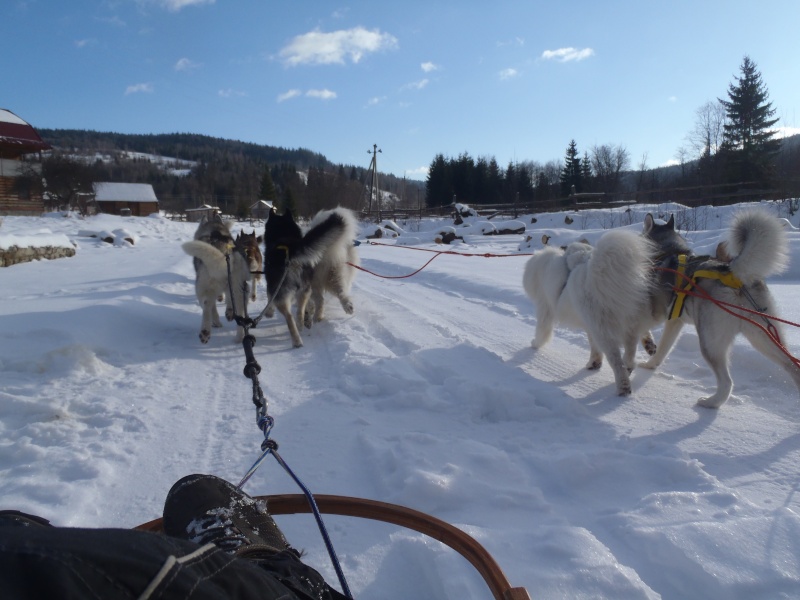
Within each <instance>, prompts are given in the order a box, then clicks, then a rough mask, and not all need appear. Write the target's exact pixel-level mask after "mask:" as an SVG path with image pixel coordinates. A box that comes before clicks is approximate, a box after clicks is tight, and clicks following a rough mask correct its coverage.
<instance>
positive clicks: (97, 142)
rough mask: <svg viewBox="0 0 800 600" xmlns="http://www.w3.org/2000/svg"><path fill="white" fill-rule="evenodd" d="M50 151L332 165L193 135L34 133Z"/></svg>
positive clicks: (291, 152) (307, 154) (286, 151)
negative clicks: (225, 157) (237, 157)
mask: <svg viewBox="0 0 800 600" xmlns="http://www.w3.org/2000/svg"><path fill="white" fill-rule="evenodd" d="M37 131H38V132H39V135H40V136H41V137H42V138H43V139H44V140H45V141H47V142H48V143H49V144H51V145H52V146H53V147H55V148H57V149H61V150H79V151H82V152H96V151H99V152H113V151H125V150H127V151H132V152H142V153H146V154H154V155H159V156H169V157H172V158H177V159H182V160H189V161H193V162H210V161H212V160H216V159H218V158H219V157H220V154H223V155H224V154H226V153H227V154H229V155H241V156H244V157H247V158H250V159H252V160H255V161H261V162H264V163H267V164H270V165H273V164H279V163H288V164H292V165H294V166H295V167H297V169H298V170H306V169H308V168H309V167H314V168H323V169H326V170H329V169H331V168H333V167H334V164H333V163H332V162H331V161H329V160H328V159H327V158H326V157H325V156H324V155H322V154H320V153H319V152H313V151H312V150H308V149H305V148H295V149H290V148H281V147H278V146H267V145H260V144H254V143H251V142H241V141H238V140H230V139H224V138H215V137H212V136H208V135H201V134H197V133H155V134H135V133H114V132H103V131H92V130H85V129H38V130H37Z"/></svg>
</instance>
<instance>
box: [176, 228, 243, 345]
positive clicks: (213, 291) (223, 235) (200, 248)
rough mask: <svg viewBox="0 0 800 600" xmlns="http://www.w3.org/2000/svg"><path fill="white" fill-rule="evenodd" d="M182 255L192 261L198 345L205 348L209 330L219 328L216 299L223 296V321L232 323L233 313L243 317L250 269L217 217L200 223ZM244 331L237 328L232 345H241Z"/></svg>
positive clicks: (220, 324)
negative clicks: (198, 317)
mask: <svg viewBox="0 0 800 600" xmlns="http://www.w3.org/2000/svg"><path fill="white" fill-rule="evenodd" d="M182 248H183V251H184V252H186V254H188V255H189V256H192V257H194V269H195V293H196V294H197V301H198V302H199V303H200V307H201V308H202V309H203V318H202V322H201V325H200V341H201V342H202V343H203V344H207V343H208V340H209V339H210V338H211V328H212V327H222V323H221V322H220V319H219V313H218V312H217V298H220V297H221V296H223V295H224V296H225V302H226V308H225V318H226V319H228V320H229V321H232V320H233V318H234V312H236V313H237V314H239V315H242V316H244V314H245V311H246V309H247V297H248V293H247V289H248V288H247V286H248V281H249V279H250V265H249V262H248V260H247V258H246V257H245V255H244V252H243V251H242V250H241V248H237V247H236V246H235V244H234V239H233V236H232V235H231V232H230V229H229V227H228V225H226V224H225V223H224V222H223V221H222V219H221V218H220V216H219V215H218V214H215V215H214V216H213V217H211V218H210V219H206V218H205V217H203V219H202V220H201V221H200V225H199V227H198V228H197V231H196V232H195V234H194V240H192V241H191V242H186V243H185V244H183V246H182ZM228 255H229V256H230V267H231V282H232V287H233V298H231V294H230V291H229V285H228V260H227V258H226V256H228ZM243 337H244V329H243V328H242V327H238V328H237V335H236V341H237V342H241V341H242V339H243Z"/></svg>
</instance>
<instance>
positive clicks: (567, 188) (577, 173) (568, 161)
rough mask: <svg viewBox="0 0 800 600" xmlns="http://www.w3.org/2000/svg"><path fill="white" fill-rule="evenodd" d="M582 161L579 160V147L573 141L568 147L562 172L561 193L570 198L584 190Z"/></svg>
mask: <svg viewBox="0 0 800 600" xmlns="http://www.w3.org/2000/svg"><path fill="white" fill-rule="evenodd" d="M581 179H582V178H581V159H580V158H578V145H577V144H576V143H575V140H571V141H570V143H569V146H567V155H566V156H565V157H564V168H563V169H562V170H561V177H560V178H559V180H560V182H561V193H562V194H563V195H564V196H568V195H569V194H570V193H572V191H573V189H572V188H573V186H574V188H575V190H574V191H576V192H580V191H581V190H582V188H583V185H582V181H581Z"/></svg>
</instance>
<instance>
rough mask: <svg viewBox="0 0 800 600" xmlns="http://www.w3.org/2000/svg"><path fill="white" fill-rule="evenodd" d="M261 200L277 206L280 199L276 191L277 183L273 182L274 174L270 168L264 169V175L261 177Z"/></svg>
mask: <svg viewBox="0 0 800 600" xmlns="http://www.w3.org/2000/svg"><path fill="white" fill-rule="evenodd" d="M258 195H259V199H260V200H266V201H267V202H272V203H273V204H272V205H273V206H275V201H276V200H277V199H278V193H277V192H276V191H275V182H274V181H272V174H271V173H270V170H269V167H267V168H265V169H264V174H263V175H262V176H261V189H260V190H259V193H258Z"/></svg>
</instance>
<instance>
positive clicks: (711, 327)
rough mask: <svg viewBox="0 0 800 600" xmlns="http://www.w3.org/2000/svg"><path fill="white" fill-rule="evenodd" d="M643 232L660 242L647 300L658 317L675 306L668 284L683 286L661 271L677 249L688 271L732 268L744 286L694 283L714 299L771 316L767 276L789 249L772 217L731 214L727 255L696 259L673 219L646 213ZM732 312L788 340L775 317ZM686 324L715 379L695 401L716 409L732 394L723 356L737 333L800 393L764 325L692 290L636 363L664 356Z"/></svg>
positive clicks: (794, 371) (792, 367) (798, 378)
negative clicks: (709, 391)
mask: <svg viewBox="0 0 800 600" xmlns="http://www.w3.org/2000/svg"><path fill="white" fill-rule="evenodd" d="M643 235H644V236H645V237H646V238H648V239H649V240H651V241H652V242H653V243H654V244H655V246H656V247H657V250H656V252H657V255H656V259H657V262H656V267H657V270H656V272H655V278H656V280H657V283H658V285H657V286H656V287H655V288H654V293H653V296H652V303H651V313H652V315H653V320H654V321H655V322H659V321H664V320H665V319H667V317H668V316H669V314H668V313H669V312H670V307H671V305H672V303H673V286H675V285H676V283H677V284H681V283H682V281H681V280H680V278H679V279H676V275H675V274H674V273H672V272H669V271H665V270H663V269H675V268H676V267H677V264H678V258H677V257H678V256H679V255H681V254H684V255H687V256H688V257H689V262H690V270H691V271H699V270H712V271H713V270H717V271H719V270H722V271H730V272H731V273H732V274H733V275H735V277H736V278H738V280H739V281H740V282H741V283H742V284H743V286H742V287H740V288H735V287H731V286H729V285H726V284H725V283H722V282H721V281H719V280H717V279H713V278H701V279H698V282H697V287H699V288H700V290H701V291H703V292H705V293H707V294H708V295H709V296H711V298H713V299H715V300H721V301H723V302H727V303H729V304H733V305H735V306H741V307H744V308H747V309H750V310H758V311H760V312H763V313H765V314H766V315H773V316H774V315H776V307H775V301H774V300H773V298H772V294H770V291H769V289H768V288H767V284H766V283H765V282H764V279H765V278H767V277H769V276H770V275H775V274H777V273H780V272H782V271H783V270H784V269H785V268H786V267H787V265H788V260H789V254H788V241H787V239H786V233H785V232H784V229H783V226H782V225H781V222H780V221H779V220H778V219H777V218H775V217H774V216H772V215H770V214H769V213H767V212H765V211H763V210H752V209H751V210H746V211H742V212H740V213H738V214H737V215H735V216H734V219H733V221H732V223H731V225H730V228H729V231H728V235H727V238H728V239H727V253H728V255H727V256H725V257H724V259H723V260H719V259H718V258H717V257H711V256H700V257H697V256H694V255H693V254H692V251H691V249H690V248H689V245H688V244H687V243H686V240H685V239H684V238H683V237H681V235H680V234H679V233H678V232H677V231H675V218H674V216H672V217H670V219H669V221H668V222H667V223H666V224H658V223H656V222H655V220H654V219H653V216H652V215H649V214H648V215H647V216H646V217H645V221H644V231H643ZM751 299H752V301H751ZM733 311H734V312H735V313H736V314H741V315H742V316H744V317H746V318H748V319H751V320H753V321H755V322H757V323H760V324H761V325H764V326H767V325H768V324H771V326H772V327H773V328H774V331H775V332H776V333H777V335H778V337H779V339H780V340H781V341H783V340H785V337H784V335H783V331H782V326H781V323H780V322H778V321H775V320H767V319H766V318H765V317H760V316H757V315H755V316H754V315H750V314H747V313H745V312H744V311H737V310H735V309H733ZM690 322H691V323H694V325H695V328H696V329H697V337H698V340H699V342H700V351H701V352H702V354H703V357H704V358H705V359H706V362H708V365H709V366H710V367H711V369H712V371H713V372H714V375H715V376H716V379H717V391H716V392H715V393H714V394H713V395H711V396H709V397H707V398H700V399H699V400H698V402H697V403H698V404H699V405H700V406H705V407H708V408H718V407H720V406H721V405H722V404H724V403H725V401H726V400H727V399H728V398H729V397H730V395H731V391H732V390H733V381H732V379H731V374H730V369H729V366H728V357H729V354H730V350H731V346H732V345H733V341H734V338H735V337H736V336H737V335H738V334H740V333H741V334H742V335H744V336H745V338H747V340H748V341H749V342H750V344H751V345H752V346H753V348H755V349H756V350H758V351H759V352H761V353H762V354H763V355H764V356H766V357H767V358H769V359H770V360H772V361H773V362H774V363H776V364H778V365H780V366H781V367H783V368H784V369H785V370H786V372H787V373H789V375H790V376H791V378H792V380H793V381H794V382H795V384H796V385H797V387H798V389H799V390H800V367H798V366H797V365H796V364H794V362H792V360H791V359H790V358H789V357H788V356H787V355H786V354H785V353H784V352H783V351H782V350H781V349H780V348H779V347H778V346H776V345H775V344H774V343H773V341H772V340H771V339H770V337H769V336H767V334H765V333H764V331H763V330H761V329H760V328H758V327H756V326H755V325H753V324H752V323H751V322H750V321H748V320H744V319H740V318H738V317H737V316H735V315H732V314H730V313H728V312H726V311H725V310H723V309H722V308H720V307H719V306H717V305H716V304H714V303H713V302H712V301H711V300H708V299H703V298H697V297H693V296H691V295H687V296H686V298H685V301H684V307H683V312H682V314H681V315H680V316H676V318H673V319H670V320H667V322H666V324H665V325H664V333H663V335H662V336H661V340H660V341H659V344H658V350H657V352H656V353H655V354H654V355H653V356H652V358H650V360H648V361H647V362H645V363H642V365H641V366H642V367H645V368H648V369H655V368H656V367H658V366H659V365H660V364H661V363H662V362H663V361H664V359H666V358H667V355H668V354H669V351H670V350H671V349H672V346H673V345H674V343H675V340H676V339H677V338H678V334H679V333H680V331H681V328H682V327H683V325H684V324H685V323H690Z"/></svg>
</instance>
